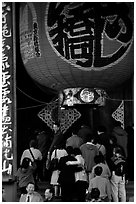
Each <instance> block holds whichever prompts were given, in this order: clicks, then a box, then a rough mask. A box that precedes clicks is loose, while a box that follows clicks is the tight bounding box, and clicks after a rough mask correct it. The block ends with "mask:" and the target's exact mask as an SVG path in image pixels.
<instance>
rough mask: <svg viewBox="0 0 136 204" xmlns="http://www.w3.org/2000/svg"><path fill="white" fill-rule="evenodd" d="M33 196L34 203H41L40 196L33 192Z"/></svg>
mask: <svg viewBox="0 0 136 204" xmlns="http://www.w3.org/2000/svg"><path fill="white" fill-rule="evenodd" d="M33 196H34V199H35V202H39V201H41V202H42V201H43V198H42V196H41V195H40V194H39V193H38V192H36V191H35V192H34V194H33Z"/></svg>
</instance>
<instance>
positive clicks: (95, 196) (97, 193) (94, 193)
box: [90, 188, 100, 200]
mask: <svg viewBox="0 0 136 204" xmlns="http://www.w3.org/2000/svg"><path fill="white" fill-rule="evenodd" d="M90 195H91V199H96V200H97V199H98V198H99V196H100V190H99V189H98V188H92V190H91V194H90Z"/></svg>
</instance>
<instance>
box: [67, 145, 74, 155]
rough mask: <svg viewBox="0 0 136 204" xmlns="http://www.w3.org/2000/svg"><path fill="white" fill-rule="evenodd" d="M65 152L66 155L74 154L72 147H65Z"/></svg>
mask: <svg viewBox="0 0 136 204" xmlns="http://www.w3.org/2000/svg"><path fill="white" fill-rule="evenodd" d="M66 152H67V153H68V155H70V154H73V153H74V150H73V147H71V146H68V147H66Z"/></svg>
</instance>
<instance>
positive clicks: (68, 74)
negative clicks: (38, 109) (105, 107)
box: [20, 2, 134, 93]
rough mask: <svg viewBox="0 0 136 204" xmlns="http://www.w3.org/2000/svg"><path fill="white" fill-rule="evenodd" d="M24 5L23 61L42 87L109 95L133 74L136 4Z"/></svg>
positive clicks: (61, 3)
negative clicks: (92, 90) (94, 90)
mask: <svg viewBox="0 0 136 204" xmlns="http://www.w3.org/2000/svg"><path fill="white" fill-rule="evenodd" d="M20 4H21V6H20V50H21V56H22V60H23V63H24V66H25V68H26V70H27V72H28V74H29V75H30V76H31V77H32V78H33V79H34V80H35V81H36V82H37V83H39V84H40V85H42V86H43V87H48V88H50V89H53V90H55V91H56V93H59V92H60V91H63V90H64V89H67V88H101V89H104V90H105V91H107V90H110V89H114V87H116V86H118V85H120V84H122V83H123V82H124V81H126V80H127V79H129V78H130V77H131V76H132V74H133V69H134V59H133V57H134V51H133V3H125V2H124V3H117V2H114V3H113V2H109V3H107V2H105V3H94V2H92V3H91V2H85V3H84V2H79V3H78V2H52V3H51V2H50V3H44V2H42V3H38V2H36V3H35V2H33V3H32V2H25V3H20Z"/></svg>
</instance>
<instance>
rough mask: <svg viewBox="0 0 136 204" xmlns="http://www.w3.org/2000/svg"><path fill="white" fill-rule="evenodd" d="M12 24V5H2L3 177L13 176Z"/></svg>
mask: <svg viewBox="0 0 136 204" xmlns="http://www.w3.org/2000/svg"><path fill="white" fill-rule="evenodd" d="M11 25H12V22H11V3H2V175H3V177H4V176H5V177H8V176H9V177H10V176H12V170H13V144H12V142H13V141H12V117H11V109H12V106H11V105H12V94H11V68H12V64H11V61H12V59H11V58H12V49H11V48H12V27H11Z"/></svg>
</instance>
